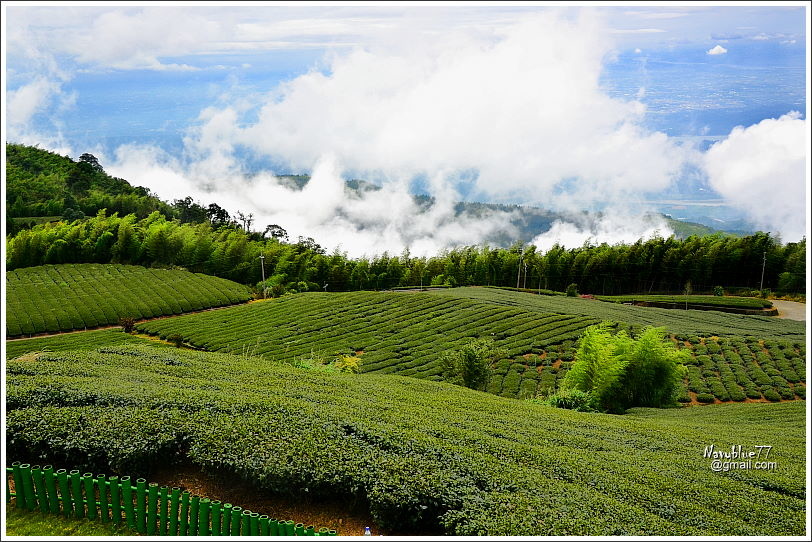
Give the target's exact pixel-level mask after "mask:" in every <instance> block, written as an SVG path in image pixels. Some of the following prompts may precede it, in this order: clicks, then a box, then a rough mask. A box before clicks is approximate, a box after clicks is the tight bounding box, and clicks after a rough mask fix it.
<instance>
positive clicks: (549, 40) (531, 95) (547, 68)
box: [193, 16, 680, 201]
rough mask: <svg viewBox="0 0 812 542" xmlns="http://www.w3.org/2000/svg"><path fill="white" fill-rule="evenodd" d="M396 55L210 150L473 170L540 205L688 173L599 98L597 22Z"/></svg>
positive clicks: (223, 132) (318, 76)
mask: <svg viewBox="0 0 812 542" xmlns="http://www.w3.org/2000/svg"><path fill="white" fill-rule="evenodd" d="M406 44H409V46H408V47H407V46H406ZM398 47H400V48H399V49H394V48H389V49H385V50H384V49H381V48H379V49H376V50H361V49H356V50H354V51H352V52H350V53H347V54H344V55H339V54H337V55H335V56H334V57H333V58H332V60H331V61H330V64H329V68H328V70H327V73H326V74H325V73H322V72H318V71H312V72H310V73H308V74H306V75H303V76H301V77H298V78H296V79H294V80H292V81H289V82H287V83H286V84H284V85H283V86H282V87H281V88H279V89H277V90H276V91H274V92H273V93H271V94H269V95H268V97H267V100H266V102H265V103H264V105H263V106H262V107H261V109H260V112H259V115H258V120H256V121H251V120H248V121H245V120H243V119H241V118H238V117H232V123H231V126H230V127H229V126H227V123H226V125H219V126H218V128H217V130H218V134H219V137H218V138H217V139H216V140H215V141H211V150H212V152H215V153H216V152H221V149H220V148H219V146H220V145H221V143H222V142H226V144H228V143H229V142H230V143H231V144H239V145H243V146H245V147H248V148H250V149H251V150H253V151H255V152H258V153H261V154H265V155H268V156H273V157H275V158H277V159H282V160H285V161H287V162H288V163H289V164H290V165H291V167H292V168H294V169H297V170H301V169H307V168H310V167H312V165H313V164H314V163H315V162H316V161H318V160H319V158H320V157H321V156H322V155H323V154H324V153H326V152H330V153H334V154H335V155H336V156H338V157H339V159H340V160H341V162H342V163H343V164H345V165H346V167H347V168H349V169H351V170H353V171H370V170H371V171H386V172H389V173H393V172H394V173H400V174H404V175H408V174H419V173H426V172H429V173H431V172H436V171H448V172H451V171H456V170H472V169H473V170H477V171H478V172H479V177H478V180H477V182H476V188H477V189H478V191H479V193H480V194H482V195H497V196H508V195H511V194H513V195H516V194H519V193H525V194H526V193H528V191H529V192H530V193H531V194H533V198H534V199H536V200H539V201H541V200H545V199H548V198H549V196H550V195H551V194H552V192H553V190H554V189H555V188H556V185H558V183H559V182H560V181H561V180H562V179H567V178H576V179H583V180H585V181H587V182H595V183H600V184H603V185H605V186H606V190H607V191H609V192H612V193H615V192H618V191H639V190H650V191H656V190H658V189H661V188H664V187H666V186H667V185H668V184H669V183H670V182H671V179H672V176H673V175H674V174H675V172H676V170H677V169H678V167H679V162H680V151H679V149H677V148H675V147H674V146H673V145H672V144H671V142H670V141H669V140H668V138H667V137H666V136H665V135H664V134H662V133H652V132H648V131H647V130H645V129H644V128H643V127H642V120H643V115H644V113H645V108H644V106H643V105H642V104H641V103H639V102H636V101H623V100H619V99H613V98H610V97H609V96H608V95H606V94H605V93H604V92H603V90H602V89H601V88H600V85H599V82H598V76H599V74H600V70H601V63H602V60H603V58H604V56H605V55H606V54H608V53H609V51H610V50H611V43H610V42H609V41H608V40H607V39H606V34H605V31H604V30H603V29H602V28H601V26H600V25H599V24H598V23H597V21H595V20H591V19H589V18H584V19H581V20H579V21H575V22H574V21H569V20H565V19H561V18H558V17H549V16H548V17H543V18H539V19H536V20H533V21H532V22H528V23H525V24H522V25H518V26H515V27H513V28H511V29H510V30H509V31H507V32H505V33H504V34H502V35H496V36H488V37H487V38H485V39H477V38H475V37H472V36H470V35H462V34H452V35H448V36H440V37H438V38H437V39H435V40H434V41H432V42H430V41H428V40H424V41H423V42H422V43H420V44H415V41H414V39H413V36H409V35H405V36H403V40H402V41H401V42H400V43H398ZM209 122H213V121H209ZM218 122H219V120H218ZM204 130H205V128H204ZM201 134H202V132H201ZM193 137H199V138H202V135H200V136H193ZM208 146H209V145H208V143H206V142H205V141H204V140H203V139H201V140H200V142H199V145H197V147H198V148H199V149H203V148H207V147H208Z"/></svg>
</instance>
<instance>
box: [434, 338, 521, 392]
mask: <svg viewBox="0 0 812 542" xmlns="http://www.w3.org/2000/svg"><path fill="white" fill-rule="evenodd" d="M504 356H505V352H504V351H503V350H501V349H497V348H495V347H494V346H493V344H492V343H491V342H489V341H486V340H484V339H473V340H471V341H469V342H468V343H467V344H465V345H464V346H463V347H462V348H460V349H458V350H452V351H450V352H446V353H444V354H443V355H442V356H441V357H440V365H441V367H442V368H443V371H442V374H443V378H444V379H445V380H446V381H447V382H451V383H452V384H458V385H461V386H465V387H467V388H471V389H473V390H484V389H485V387H486V386H487V385H488V381H489V380H490V378H491V372H492V366H493V364H494V363H496V362H497V361H499V360H500V359H501V358H503V357H504Z"/></svg>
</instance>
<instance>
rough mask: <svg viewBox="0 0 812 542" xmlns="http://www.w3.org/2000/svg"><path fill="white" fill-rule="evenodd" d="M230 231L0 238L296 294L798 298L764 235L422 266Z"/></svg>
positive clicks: (501, 254)
mask: <svg viewBox="0 0 812 542" xmlns="http://www.w3.org/2000/svg"><path fill="white" fill-rule="evenodd" d="M258 237H259V236H258V235H257V234H255V233H251V232H248V231H245V230H244V229H242V228H240V227H239V226H236V225H234V224H231V225H226V226H221V227H215V226H213V225H212V224H211V223H210V222H203V223H198V224H191V223H181V222H180V221H178V220H170V219H167V218H166V217H165V216H163V215H162V214H160V213H159V212H157V211H156V212H153V213H152V214H150V215H149V216H147V217H146V218H144V219H140V220H139V219H137V217H136V216H135V215H127V216H124V217H119V216H118V215H117V214H115V213H114V214H113V215H111V216H107V215H106V213H105V212H104V210H102V211H100V212H99V213H98V214H97V215H96V216H95V217H92V218H90V219H85V220H76V221H73V222H64V221H61V222H51V223H46V224H40V225H38V226H35V227H34V228H32V229H30V230H23V231H20V232H19V233H17V234H16V235H14V236H10V237H8V238H7V241H8V245H7V246H8V249H7V256H6V265H7V269H9V270H11V269H16V268H20V267H30V266H36V265H42V264H59V263H93V262H95V263H108V262H112V263H122V264H137V265H145V266H158V267H160V266H178V267H183V268H186V269H188V270H189V271H192V272H202V273H207V274H211V275H216V276H220V277H224V278H228V279H231V280H234V281H237V282H241V283H243V284H251V285H257V284H258V283H259V282H260V281H261V280H262V269H261V268H260V259H259V257H260V255H263V256H264V265H265V275H266V278H267V280H266V286H268V287H271V286H274V285H279V286H281V287H283V288H284V289H287V290H290V289H295V290H296V291H303V290H315V289H322V288H323V287H324V285H325V284H328V285H329V290H330V291H337V290H360V289H387V288H392V287H397V286H418V285H423V286H429V285H451V286H458V285H459V286H462V285H500V286H513V287H515V286H517V285H518V286H520V287H524V288H528V289H546V290H557V291H563V290H565V289H566V288H567V286H568V285H569V284H571V283H576V284H577V285H578V290H579V291H580V292H581V293H594V294H599V295H617V294H624V293H630V292H637V293H641V292H671V293H682V292H683V289H684V287H685V284H686V283H687V282H688V281H690V283H691V284H692V289H693V291H696V292H709V291H711V290H712V289H713V288H714V286H719V285H721V286H723V287H725V288H737V287H738V288H748V289H754V288H759V287H760V286H762V281H761V274H762V267H763V269H764V277H763V287H764V288H770V289H772V290H774V291H778V292H804V288H805V286H804V285H805V282H806V277H805V259H806V240H805V239H804V240H802V241H800V242H798V243H787V244H782V243H781V242H780V240H778V239H776V238H775V237H772V236H771V235H770V234H768V233H761V232H759V233H756V234H754V235H750V236H746V237H732V236H722V235H714V236H706V237H696V236H691V237H689V238H687V239H685V240H679V239H676V238H674V237H669V238H663V237H656V238H654V239H650V240H648V241H642V240H641V241H638V242H636V243H634V244H617V245H608V244H605V243H604V244H600V245H591V244H584V245H583V246H581V247H579V248H575V249H566V248H563V247H561V246H558V245H556V246H554V247H552V248H551V249H550V250H548V251H547V252H544V253H542V252H540V251H538V250H537V249H536V247H534V246H533V245H523V244H520V243H517V244H514V245H513V246H511V247H510V248H495V247H489V246H467V247H460V248H455V249H452V250H447V251H445V252H443V253H441V254H438V255H435V256H432V257H428V258H426V257H413V256H411V255H410V254H409V252H408V250H407V251H404V252H403V253H402V254H399V255H390V254H387V253H384V254H381V255H377V256H375V257H373V258H355V259H353V258H349V257H348V256H347V255H346V253H341V252H339V251H338V250H336V251H334V252H332V253H326V252H325V250H324V249H323V248H322V247H320V246H319V245H318V244H317V243H316V242H315V241H314V240H313V239H309V238H308V239H302V238H300V239H299V240H298V242H295V243H293V242H291V243H288V242H285V241H283V240H280V239H277V238H269V239H263V238H261V237H260V238H258Z"/></svg>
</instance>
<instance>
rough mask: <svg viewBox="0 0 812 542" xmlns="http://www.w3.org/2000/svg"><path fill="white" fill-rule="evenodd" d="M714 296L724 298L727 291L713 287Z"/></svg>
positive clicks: (719, 287)
mask: <svg viewBox="0 0 812 542" xmlns="http://www.w3.org/2000/svg"><path fill="white" fill-rule="evenodd" d="M713 295H715V296H718V297H722V296H723V295H725V289H724V288H722V287H721V286H714V287H713Z"/></svg>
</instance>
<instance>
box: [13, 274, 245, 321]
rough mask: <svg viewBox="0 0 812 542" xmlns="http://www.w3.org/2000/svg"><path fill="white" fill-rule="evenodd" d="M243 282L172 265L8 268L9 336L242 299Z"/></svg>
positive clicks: (157, 314) (243, 296)
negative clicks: (153, 267) (180, 268)
mask: <svg viewBox="0 0 812 542" xmlns="http://www.w3.org/2000/svg"><path fill="white" fill-rule="evenodd" d="M250 298H251V294H250V291H249V289H248V288H247V287H245V286H243V285H241V284H237V283H236V282H232V281H229V280H225V279H221V278H218V277H212V276H209V275H203V274H200V273H190V272H188V271H183V270H175V269H172V270H170V269H148V268H146V267H140V266H135V265H116V264H64V265H43V266H39V267H27V268H23V269H15V270H13V271H9V272H8V273H6V307H7V309H6V310H7V313H6V314H7V321H6V332H7V334H8V336H9V337H17V336H22V335H33V334H37V333H54V332H57V331H71V330H76V329H87V328H94V327H98V326H104V325H115V324H117V323H118V319H119V318H121V317H125V316H127V317H133V318H136V319H141V318H152V317H155V316H163V315H171V314H180V313H183V312H189V311H196V310H201V309H207V308H210V307H219V306H223V305H232V304H235V303H242V302H244V301H247V300H248V299H250Z"/></svg>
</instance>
